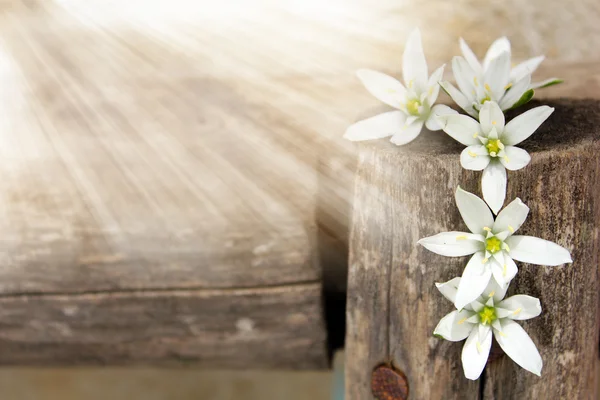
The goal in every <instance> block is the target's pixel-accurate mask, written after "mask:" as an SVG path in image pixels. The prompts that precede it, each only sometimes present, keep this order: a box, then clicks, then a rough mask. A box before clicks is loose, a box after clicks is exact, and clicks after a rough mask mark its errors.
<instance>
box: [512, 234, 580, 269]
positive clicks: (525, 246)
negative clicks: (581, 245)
mask: <svg viewBox="0 0 600 400" xmlns="http://www.w3.org/2000/svg"><path fill="white" fill-rule="evenodd" d="M505 243H506V244H507V245H508V246H509V248H510V251H509V252H508V254H509V255H510V256H511V257H512V258H513V259H515V260H517V261H521V262H526V263H530V264H537V265H548V266H552V267H553V266H556V265H561V264H565V263H571V262H573V260H572V259H571V254H570V253H569V250H567V249H565V248H564V247H562V246H559V245H558V244H556V243H554V242H550V241H548V240H544V239H540V238H536V237H533V236H521V235H514V236H511V237H509V238H507V239H506V241H505Z"/></svg>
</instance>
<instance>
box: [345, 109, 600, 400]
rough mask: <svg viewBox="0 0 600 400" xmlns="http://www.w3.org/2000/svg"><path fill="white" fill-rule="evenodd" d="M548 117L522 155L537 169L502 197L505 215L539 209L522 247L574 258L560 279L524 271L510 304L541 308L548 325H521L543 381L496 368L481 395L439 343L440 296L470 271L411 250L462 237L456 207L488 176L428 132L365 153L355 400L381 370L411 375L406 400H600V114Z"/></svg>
mask: <svg viewBox="0 0 600 400" xmlns="http://www.w3.org/2000/svg"><path fill="white" fill-rule="evenodd" d="M546 104H549V105H551V106H554V107H556V110H555V112H554V114H553V115H552V116H551V117H550V119H549V120H548V121H547V122H546V123H545V124H544V125H542V127H541V128H540V129H538V131H537V132H536V133H535V134H534V135H533V136H532V137H531V138H530V139H528V140H527V141H525V142H523V147H524V148H525V149H526V150H528V151H529V153H530V154H531V156H532V161H531V164H530V165H529V166H527V167H526V168H525V169H522V170H520V171H514V172H510V173H509V177H508V192H507V201H510V200H512V199H513V198H515V197H517V196H518V197H520V198H521V199H522V200H523V201H524V202H525V203H526V204H527V205H528V206H529V207H530V208H531V211H530V214H529V217H528V219H527V221H526V223H525V224H524V225H523V227H522V228H521V230H522V233H523V234H529V235H535V236H538V237H541V238H545V239H548V240H552V241H554V242H557V243H559V244H560V245H562V246H565V247H567V248H568V249H569V250H570V251H571V254H572V256H573V260H574V262H573V264H571V265H564V266H559V267H540V266H534V265H529V264H524V263H519V264H518V265H519V268H520V272H519V274H518V275H517V277H516V278H515V281H514V282H513V284H512V285H511V288H510V290H509V294H511V293H517V292H518V293H522V294H529V295H532V296H536V297H539V298H540V300H541V302H542V308H543V310H544V311H543V313H542V315H541V316H540V317H538V318H535V319H532V320H530V321H525V322H523V323H522V325H523V327H524V328H525V329H526V330H527V332H528V333H529V334H530V336H531V337H532V339H533V341H534V342H535V343H536V345H537V346H538V349H539V350H540V353H541V355H542V358H543V360H544V369H543V371H542V377H541V378H538V377H537V376H535V375H533V374H530V373H529V372H527V371H524V370H522V369H520V368H519V367H518V366H517V365H515V364H514V363H513V362H512V360H510V359H509V358H508V357H507V356H505V355H501V356H500V357H499V358H498V359H497V360H494V361H491V362H489V363H488V366H487V367H486V370H485V371H484V374H483V375H482V377H481V378H480V379H479V381H477V382H473V381H469V380H467V379H466V378H465V377H464V374H463V371H462V366H461V363H460V353H461V350H462V344H463V343H462V342H461V343H452V342H448V341H445V340H442V339H437V338H435V337H433V335H432V332H433V329H434V328H435V326H436V324H437V323H438V321H439V320H440V318H442V317H443V316H444V315H445V314H447V313H448V312H450V311H452V309H453V306H452V304H451V303H450V302H448V301H447V300H446V299H445V298H443V297H442V295H441V294H440V293H439V292H438V291H437V290H436V289H435V286H434V283H435V282H443V281H446V280H449V279H451V278H452V277H455V276H460V274H461V273H462V270H463V268H464V266H465V264H466V261H467V258H466V257H465V258H448V257H442V256H439V255H436V254H434V253H431V252H428V251H427V250H425V249H424V248H422V247H420V246H417V244H416V243H417V240H418V239H419V238H422V237H425V236H430V235H433V234H436V233H439V232H442V231H450V230H461V229H463V230H464V229H465V226H464V223H463V222H462V220H461V218H460V216H459V213H458V210H457V209H456V205H455V203H454V196H453V193H454V190H455V188H456V187H457V185H459V184H460V185H461V186H462V187H463V188H465V189H466V190H469V191H472V192H475V193H478V194H480V193H481V190H480V187H479V186H480V184H479V181H480V176H481V175H480V173H474V172H470V171H466V170H464V169H462V168H461V166H460V163H459V153H460V151H461V150H462V148H463V147H462V145H460V144H459V143H457V142H454V141H453V140H452V139H451V138H449V137H448V136H447V135H446V134H444V133H442V132H435V133H431V132H424V133H423V134H422V135H421V137H419V138H418V139H417V140H416V141H415V142H414V143H412V144H411V145H409V146H406V147H396V146H393V145H391V144H390V143H388V142H387V141H378V142H376V143H370V144H366V145H363V146H361V150H360V153H359V162H358V169H357V177H356V186H355V199H354V200H355V202H354V213H353V221H352V224H351V236H350V271H349V286H348V311H347V314H348V315H347V318H348V321H347V324H348V333H347V338H346V390H347V396H348V397H347V400H365V399H373V396H372V394H371V374H372V371H373V369H374V368H375V367H377V366H378V365H380V364H381V363H389V364H391V365H393V366H394V367H395V368H396V369H399V370H401V371H402V372H403V373H404V374H405V376H406V378H407V380H408V386H409V389H410V399H411V400H415V399H442V398H443V399H471V398H473V399H475V398H484V399H513V398H522V399H546V398H576V399H592V398H597V394H598V393H597V382H596V380H597V376H598V371H599V368H598V365H599V362H598V360H599V359H598V344H599V323H600V302H599V300H600V297H599V293H600V280H599V275H598V261H599V250H600V243H599V239H598V225H599V224H600V198H599V194H600V128H599V127H600V102H596V101H591V100H584V101H574V100H559V101H552V102H546ZM535 105H539V103H537V104H536V103H535V102H533V104H532V106H535ZM509 118H510V117H509Z"/></svg>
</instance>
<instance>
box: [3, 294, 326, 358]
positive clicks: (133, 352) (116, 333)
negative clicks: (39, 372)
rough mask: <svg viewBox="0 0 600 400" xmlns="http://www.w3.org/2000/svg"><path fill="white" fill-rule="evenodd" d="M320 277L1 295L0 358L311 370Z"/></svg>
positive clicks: (317, 346)
mask: <svg viewBox="0 0 600 400" xmlns="http://www.w3.org/2000/svg"><path fill="white" fill-rule="evenodd" d="M320 292H321V285H320V284H318V283H314V284H306V285H295V286H287V287H286V286H282V287H277V288H263V289H229V290H212V291H211V290H177V291H169V290H166V291H144V292H131V293H97V294H81V295H46V294H45V295H34V296H18V297H8V298H0V305H1V306H0V348H2V354H0V364H3V365H98V364H111V365H130V364H161V365H186V364H189V365H194V366H203V367H211V368H219V367H221V368H222V367H227V368H258V369H260V368H286V369H317V368H324V367H325V366H326V364H327V361H326V358H325V357H324V354H325V340H326V338H325V330H324V329H323V326H322V324H323V322H322V319H321V317H320V316H321V309H320V303H319V302H318V301H316V300H318V299H319V298H320Z"/></svg>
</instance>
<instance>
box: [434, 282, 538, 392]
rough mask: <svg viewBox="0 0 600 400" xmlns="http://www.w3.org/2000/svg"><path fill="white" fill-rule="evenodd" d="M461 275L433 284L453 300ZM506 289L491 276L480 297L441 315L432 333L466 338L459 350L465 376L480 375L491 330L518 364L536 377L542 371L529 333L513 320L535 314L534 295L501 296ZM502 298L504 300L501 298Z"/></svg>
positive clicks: (489, 342) (486, 353) (446, 337)
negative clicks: (461, 307) (458, 308)
mask: <svg viewBox="0 0 600 400" xmlns="http://www.w3.org/2000/svg"><path fill="white" fill-rule="evenodd" d="M460 282H461V278H454V279H452V280H451V281H449V282H446V283H436V286H437V288H438V289H439V291H440V292H441V293H442V294H443V295H444V297H446V298H447V299H448V300H450V301H452V302H454V300H455V297H456V294H457V288H458V287H459V286H460ZM505 295H506V288H502V287H500V286H498V284H497V283H496V282H495V281H494V280H493V279H492V280H491V281H490V283H489V285H488V286H487V287H486V288H485V290H484V291H483V293H482V294H481V296H480V297H478V298H477V299H476V300H474V301H472V302H471V303H469V304H467V305H466V306H465V307H464V308H463V309H462V310H458V311H453V312H451V313H450V314H448V315H446V316H445V317H444V318H442V319H441V320H440V322H439V324H438V326H437V327H436V328H435V331H434V332H433V334H434V335H437V336H441V337H443V338H444V339H446V340H450V341H452V342H458V341H461V340H464V339H467V340H466V342H465V344H464V346H463V350H462V356H461V360H462V364H463V370H464V372H465V377H467V378H468V379H473V380H475V379H477V378H479V376H480V375H481V372H482V371H483V368H484V367H485V364H486V362H487V359H488V355H489V353H490V347H491V346H492V332H494V337H495V338H496V341H497V342H498V344H499V345H500V347H501V348H502V350H504V353H506V354H507V355H508V356H509V357H510V358H512V359H513V361H514V362H516V363H517V364H518V365H520V366H521V367H522V368H524V369H526V370H527V371H529V372H532V373H534V374H536V375H538V376H540V375H541V373H542V364H543V363H542V357H541V356H540V353H539V352H538V350H537V348H536V347H535V344H534V343H533V341H532V340H531V338H530V337H529V335H528V334H527V333H526V332H525V330H523V328H521V326H520V325H519V324H517V323H516V322H515V321H514V320H526V319H530V318H534V317H537V316H538V315H540V313H541V312H542V307H541V305H540V301H539V300H538V299H536V298H535V297H531V296H526V295H516V296H512V297H509V298H507V299H504V296H505ZM502 299H504V300H502Z"/></svg>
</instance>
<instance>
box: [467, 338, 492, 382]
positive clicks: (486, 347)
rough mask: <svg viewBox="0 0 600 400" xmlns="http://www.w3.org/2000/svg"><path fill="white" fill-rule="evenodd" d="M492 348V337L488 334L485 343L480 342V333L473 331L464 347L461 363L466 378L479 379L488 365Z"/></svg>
mask: <svg viewBox="0 0 600 400" xmlns="http://www.w3.org/2000/svg"><path fill="white" fill-rule="evenodd" d="M491 347H492V335H491V334H488V335H487V337H486V338H485V340H484V341H483V342H480V341H479V332H478V330H477V329H473V330H472V331H471V333H470V334H469V337H468V338H467V340H466V342H465V345H464V346H463V350H462V354H461V361H462V365H463V370H464V372H465V377H466V378H467V379H471V380H476V379H478V378H479V376H480V375H481V373H482V372H483V369H484V368H485V364H486V363H487V359H488V356H489V354H490V348H491Z"/></svg>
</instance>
